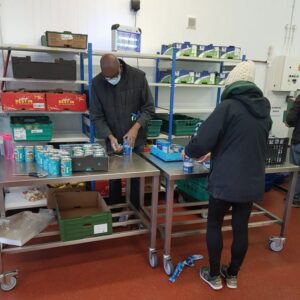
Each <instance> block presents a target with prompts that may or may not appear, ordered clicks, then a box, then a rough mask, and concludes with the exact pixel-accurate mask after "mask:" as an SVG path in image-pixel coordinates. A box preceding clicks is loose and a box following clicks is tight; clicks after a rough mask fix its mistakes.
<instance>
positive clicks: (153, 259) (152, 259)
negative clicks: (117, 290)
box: [149, 176, 160, 268]
mask: <svg viewBox="0 0 300 300" xmlns="http://www.w3.org/2000/svg"><path fill="white" fill-rule="evenodd" d="M159 183H160V181H159V176H153V177H152V197H151V232H150V248H149V264H150V266H151V267H152V268H155V267H156V266H157V263H158V259H157V252H156V231H157V210H158V190H159Z"/></svg>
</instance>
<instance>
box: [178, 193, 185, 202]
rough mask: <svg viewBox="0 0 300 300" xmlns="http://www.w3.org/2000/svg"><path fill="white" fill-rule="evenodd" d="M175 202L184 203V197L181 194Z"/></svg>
mask: <svg viewBox="0 0 300 300" xmlns="http://www.w3.org/2000/svg"><path fill="white" fill-rule="evenodd" d="M177 201H178V203H186V201H185V199H184V197H183V196H182V195H181V194H179V195H178V199H177Z"/></svg>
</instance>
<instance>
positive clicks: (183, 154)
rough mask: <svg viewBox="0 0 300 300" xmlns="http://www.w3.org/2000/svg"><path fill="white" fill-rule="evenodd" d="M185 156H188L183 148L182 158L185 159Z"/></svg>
mask: <svg viewBox="0 0 300 300" xmlns="http://www.w3.org/2000/svg"><path fill="white" fill-rule="evenodd" d="M185 157H186V154H185V152H184V150H182V152H181V158H182V160H184V159H185Z"/></svg>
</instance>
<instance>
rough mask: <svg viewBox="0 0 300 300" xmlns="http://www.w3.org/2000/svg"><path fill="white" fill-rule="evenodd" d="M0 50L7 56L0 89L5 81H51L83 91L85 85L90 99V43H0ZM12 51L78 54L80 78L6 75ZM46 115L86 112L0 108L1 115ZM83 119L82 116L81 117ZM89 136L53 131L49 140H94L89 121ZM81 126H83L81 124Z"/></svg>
mask: <svg viewBox="0 0 300 300" xmlns="http://www.w3.org/2000/svg"><path fill="white" fill-rule="evenodd" d="M0 50H6V51H7V56H6V60H5V65H4V70H3V76H2V77H0V82H1V90H3V88H4V86H5V83H6V82H22V83H37V84H40V83H51V84H57V85H79V88H80V91H81V92H83V91H84V88H85V86H87V87H88V90H89V99H91V83H92V74H93V72H92V44H90V43H89V44H88V49H85V50H82V49H70V48H55V47H45V46H31V45H17V44H15V45H14V44H12V45H0ZM12 51H24V52H25V51H26V52H35V53H49V54H51V53H53V54H54V53H62V54H70V55H79V60H80V79H79V80H43V79H32V78H30V79H23V78H22V79H21V78H20V79H19V78H11V77H6V74H7V70H8V64H9V60H10V56H11V53H12ZM85 59H87V61H88V63H87V66H88V80H85V78H84V77H85V76H84V60H85ZM45 114H46V115H48V114H56V115H59V114H62V115H71V114H76V115H78V114H82V115H84V114H88V112H70V111H63V112H48V111H16V112H3V111H2V110H0V117H1V116H9V115H45ZM82 120H83V118H82ZM89 126H90V137H87V136H86V135H85V134H84V133H83V131H82V132H54V133H53V139H52V140H51V141H50V142H52V143H60V142H89V141H90V142H93V141H94V130H93V126H92V124H91V122H90V124H89ZM82 128H83V126H82Z"/></svg>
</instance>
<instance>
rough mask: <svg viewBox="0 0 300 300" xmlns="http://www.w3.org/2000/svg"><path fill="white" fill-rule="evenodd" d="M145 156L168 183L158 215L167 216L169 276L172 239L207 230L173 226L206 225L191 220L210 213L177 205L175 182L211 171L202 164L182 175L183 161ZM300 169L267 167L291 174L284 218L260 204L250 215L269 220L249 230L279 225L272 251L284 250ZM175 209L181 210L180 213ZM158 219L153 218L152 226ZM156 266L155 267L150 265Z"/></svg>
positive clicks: (202, 205)
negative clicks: (185, 218)
mask: <svg viewBox="0 0 300 300" xmlns="http://www.w3.org/2000/svg"><path fill="white" fill-rule="evenodd" d="M143 156H144V157H145V158H146V159H147V160H148V161H149V162H151V163H152V164H153V165H154V166H156V167H157V168H158V169H159V170H160V171H161V176H162V178H164V179H165V181H166V205H159V206H158V209H160V210H163V211H164V212H163V213H158V214H157V216H158V217H160V216H164V217H165V219H164V223H162V224H158V230H159V232H160V233H161V235H162V237H163V239H164V254H163V267H164V271H165V273H166V274H167V275H170V274H172V273H173V270H174V266H173V263H172V258H171V239H172V237H184V236H189V235H193V234H199V233H205V232H206V229H205V228H203V229H187V228H183V230H181V231H179V230H178V231H176V232H172V229H173V228H172V227H175V226H177V227H186V226H189V225H193V224H205V223H206V219H205V218H199V217H197V219H195V218H194V219H192V216H194V215H197V214H200V215H202V216H205V214H206V213H207V204H208V202H188V203H176V204H174V189H175V184H176V180H180V179H187V178H193V177H194V178H195V177H199V176H201V175H205V174H207V173H208V170H207V169H206V168H204V167H203V166H202V165H201V164H198V165H196V166H195V167H194V171H193V173H191V174H186V173H183V170H182V163H181V162H164V161H162V160H160V159H159V158H157V157H155V156H153V155H151V154H143ZM298 170H299V167H298V166H295V165H293V164H290V163H285V164H282V165H274V166H268V167H266V173H286V172H289V173H290V181H289V186H288V192H287V197H286V199H287V200H286V202H285V206H284V211H283V216H282V218H281V217H278V216H276V215H274V214H273V213H272V212H270V211H268V210H266V209H265V208H263V207H261V206H260V205H258V204H255V205H254V208H253V211H252V213H251V219H252V218H256V217H259V216H261V217H266V220H259V221H252V220H251V221H250V222H249V227H261V226H267V225H272V224H278V225H279V226H280V234H279V236H272V237H270V238H269V247H270V249H271V250H273V251H281V250H282V249H283V246H284V242H285V234H286V229H287V221H288V218H289V213H290V208H291V205H292V200H293V195H294V190H295V185H296V180H297V173H298ZM188 207H194V208H195V207H196V209H193V210H186V209H182V208H188ZM143 209H144V212H145V213H146V214H147V215H148V216H149V217H150V215H151V214H150V208H149V207H144V208H143ZM175 209H181V210H180V211H178V210H176V211H175ZM175 216H189V219H188V220H179V221H174V222H173V217H175ZM230 219H231V216H230V215H228V216H225V220H230ZM156 220H157V219H156V218H154V219H152V223H153V222H155V221H156ZM156 225H157V224H155V225H154V224H152V227H153V228H154V227H156ZM222 230H223V231H228V230H231V226H223V228H222ZM151 266H152V267H153V265H151Z"/></svg>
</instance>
